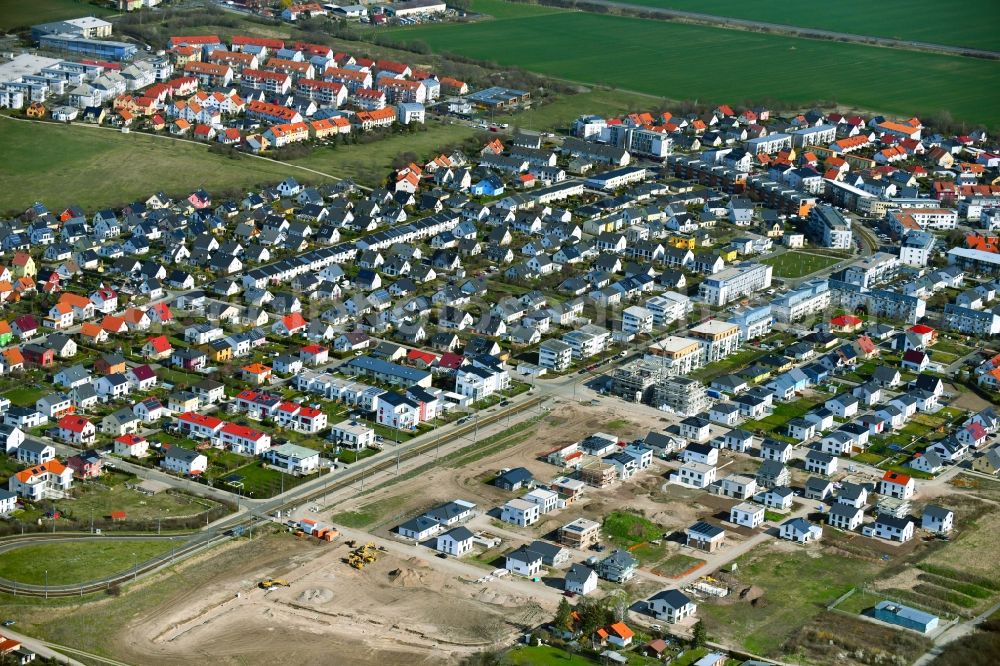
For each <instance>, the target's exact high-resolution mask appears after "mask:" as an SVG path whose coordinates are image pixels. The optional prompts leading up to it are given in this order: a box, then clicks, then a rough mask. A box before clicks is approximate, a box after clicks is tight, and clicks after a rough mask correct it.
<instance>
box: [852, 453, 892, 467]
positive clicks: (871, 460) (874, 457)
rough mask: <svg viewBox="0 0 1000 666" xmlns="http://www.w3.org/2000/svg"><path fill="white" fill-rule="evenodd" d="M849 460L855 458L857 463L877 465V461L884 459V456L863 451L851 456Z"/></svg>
mask: <svg viewBox="0 0 1000 666" xmlns="http://www.w3.org/2000/svg"><path fill="white" fill-rule="evenodd" d="M851 460H857V461H858V462H859V463H862V464H865V465H877V464H878V463H880V462H882V461H883V460H885V456H882V455H879V454H877V453H871V452H869V451H865V452H864V453H859V454H858V455H856V456H853V457H852V458H851Z"/></svg>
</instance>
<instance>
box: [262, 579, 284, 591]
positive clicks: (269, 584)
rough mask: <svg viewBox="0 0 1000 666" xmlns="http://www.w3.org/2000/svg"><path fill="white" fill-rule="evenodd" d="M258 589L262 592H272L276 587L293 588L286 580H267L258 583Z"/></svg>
mask: <svg viewBox="0 0 1000 666" xmlns="http://www.w3.org/2000/svg"><path fill="white" fill-rule="evenodd" d="M257 587H259V588H260V589H262V590H270V589H271V588H274V587H291V585H290V584H289V583H288V581H287V580H285V579H284V578H265V579H264V580H262V581H260V582H259V583H257Z"/></svg>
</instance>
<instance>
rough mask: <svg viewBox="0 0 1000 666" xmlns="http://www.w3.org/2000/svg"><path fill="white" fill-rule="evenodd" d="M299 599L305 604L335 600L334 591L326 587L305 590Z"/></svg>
mask: <svg viewBox="0 0 1000 666" xmlns="http://www.w3.org/2000/svg"><path fill="white" fill-rule="evenodd" d="M298 601H299V603H303V604H326V603H329V602H331V601H333V592H332V591H330V590H328V589H326V588H325V587H319V588H312V589H308V590H304V591H303V592H302V594H300V595H299V596H298Z"/></svg>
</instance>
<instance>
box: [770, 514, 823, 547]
mask: <svg viewBox="0 0 1000 666" xmlns="http://www.w3.org/2000/svg"><path fill="white" fill-rule="evenodd" d="M780 535H781V538H782V539H787V540H789V541H794V542H796V543H809V542H810V541H818V540H819V539H820V537H822V536H823V528H822V527H820V526H819V525H813V524H812V523H810V522H809V521H808V520H806V519H805V518H792V519H791V520H786V521H785V522H783V523H782V524H781V530H780Z"/></svg>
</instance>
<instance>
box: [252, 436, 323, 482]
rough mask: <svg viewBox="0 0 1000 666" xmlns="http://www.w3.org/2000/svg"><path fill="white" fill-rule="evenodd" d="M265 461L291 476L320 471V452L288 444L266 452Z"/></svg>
mask: <svg viewBox="0 0 1000 666" xmlns="http://www.w3.org/2000/svg"><path fill="white" fill-rule="evenodd" d="M264 460H266V461H267V462H268V463H270V464H271V465H274V466H275V467H280V468H281V469H282V470H283V471H286V472H288V473H289V474H297V475H298V474H312V473H313V472H315V471H316V470H317V469H319V452H318V451H314V450H313V449H308V448H306V447H304V446H299V445H298V444H291V443H286V444H282V445H281V446H278V447H275V448H273V449H269V450H267V451H265V452H264Z"/></svg>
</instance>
